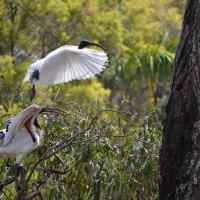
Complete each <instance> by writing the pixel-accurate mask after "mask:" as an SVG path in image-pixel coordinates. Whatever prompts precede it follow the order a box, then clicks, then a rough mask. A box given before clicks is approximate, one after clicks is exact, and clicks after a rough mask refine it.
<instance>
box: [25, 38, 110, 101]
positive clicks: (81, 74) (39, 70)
mask: <svg viewBox="0 0 200 200" xmlns="http://www.w3.org/2000/svg"><path fill="white" fill-rule="evenodd" d="M90 45H95V46H97V47H100V48H102V49H103V51H99V50H94V49H89V48H85V47H87V46H90ZM108 63H109V57H108V55H107V53H106V50H105V48H104V47H103V46H101V45H99V44H96V43H93V42H90V41H87V40H82V41H81V42H80V44H79V46H70V45H64V46H61V47H59V48H58V49H56V50H54V51H52V52H51V53H49V54H48V55H47V56H46V57H45V58H42V59H40V60H37V61H36V62H34V63H33V64H32V65H30V67H29V68H28V70H27V73H26V76H25V78H24V80H23V82H25V81H28V80H30V81H31V84H32V85H33V89H32V92H33V93H32V98H34V96H35V85H37V84H58V83H63V82H69V81H72V80H81V79H87V78H90V77H92V76H94V75H97V74H100V73H101V72H102V71H103V69H104V68H106V67H107V66H108Z"/></svg>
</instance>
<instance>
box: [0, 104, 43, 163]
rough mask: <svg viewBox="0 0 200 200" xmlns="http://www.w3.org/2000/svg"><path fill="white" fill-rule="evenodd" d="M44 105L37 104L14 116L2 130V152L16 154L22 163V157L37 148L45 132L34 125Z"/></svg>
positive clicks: (8, 154) (0, 144)
mask: <svg viewBox="0 0 200 200" xmlns="http://www.w3.org/2000/svg"><path fill="white" fill-rule="evenodd" d="M41 111H42V107H41V106H39V105H36V104H33V105H31V106H29V107H28V108H26V109H24V110H22V111H21V112H20V113H18V114H17V115H16V116H15V117H13V118H12V119H11V121H10V123H9V125H8V126H7V128H6V129H3V130H1V131H0V133H1V136H2V135H4V137H2V140H1V143H0V154H2V155H7V156H16V163H17V164H20V163H21V159H22V157H23V156H24V155H25V154H26V153H28V152H30V151H32V150H33V149H35V148H37V147H38V146H39V144H40V139H41V138H42V134H43V132H42V131H41V130H40V127H39V126H34V124H38V123H35V120H37V119H36V117H37V116H38V114H39V113H40V112H41Z"/></svg>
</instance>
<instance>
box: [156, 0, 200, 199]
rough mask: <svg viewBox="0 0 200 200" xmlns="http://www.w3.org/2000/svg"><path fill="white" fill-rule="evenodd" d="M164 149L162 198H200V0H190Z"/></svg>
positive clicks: (160, 163) (178, 49) (179, 51)
mask: <svg viewBox="0 0 200 200" xmlns="http://www.w3.org/2000/svg"><path fill="white" fill-rule="evenodd" d="M163 125H164V128H163V134H164V135H163V141H162V147H161V150H160V160H159V165H160V177H159V183H160V185H159V188H160V200H166V199H168V200H169V199H170V200H171V199H179V200H186V199H187V200H199V199H200V0H188V2H187V6H186V10H185V15H184V20H183V29H182V34H181V39H180V43H179V46H178V47H177V51H176V56H175V61H174V64H173V74H172V82H171V93H170V96H169V100H168V103H167V106H166V119H165V121H164V124H163Z"/></svg>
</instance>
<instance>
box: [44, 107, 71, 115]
mask: <svg viewBox="0 0 200 200" xmlns="http://www.w3.org/2000/svg"><path fill="white" fill-rule="evenodd" d="M49 112H52V113H57V114H60V115H63V116H65V117H66V116H67V113H66V112H65V111H63V110H60V109H57V108H42V110H41V111H40V113H49Z"/></svg>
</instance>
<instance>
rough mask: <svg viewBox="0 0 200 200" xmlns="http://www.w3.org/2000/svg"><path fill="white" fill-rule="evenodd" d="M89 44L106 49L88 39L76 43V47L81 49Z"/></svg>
mask: <svg viewBox="0 0 200 200" xmlns="http://www.w3.org/2000/svg"><path fill="white" fill-rule="evenodd" d="M89 45H95V46H97V47H100V48H102V49H103V50H104V51H106V49H105V48H104V47H103V46H101V45H100V44H96V43H94V42H90V41H88V40H82V41H81V42H80V44H79V45H78V49H83V48H85V47H87V46H89Z"/></svg>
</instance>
